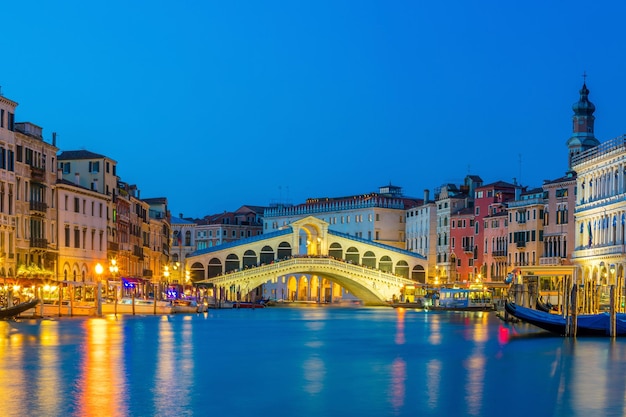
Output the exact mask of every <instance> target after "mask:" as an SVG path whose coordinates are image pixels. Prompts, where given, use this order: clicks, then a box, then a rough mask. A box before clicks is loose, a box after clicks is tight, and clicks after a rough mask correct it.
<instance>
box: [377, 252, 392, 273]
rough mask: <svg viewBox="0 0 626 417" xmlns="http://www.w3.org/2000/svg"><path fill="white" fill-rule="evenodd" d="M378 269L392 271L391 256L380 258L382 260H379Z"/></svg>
mask: <svg viewBox="0 0 626 417" xmlns="http://www.w3.org/2000/svg"><path fill="white" fill-rule="evenodd" d="M378 269H380V270H381V271H385V272H392V271H393V263H392V262H391V258H390V257H389V256H386V255H385V256H383V257H382V258H380V262H378Z"/></svg>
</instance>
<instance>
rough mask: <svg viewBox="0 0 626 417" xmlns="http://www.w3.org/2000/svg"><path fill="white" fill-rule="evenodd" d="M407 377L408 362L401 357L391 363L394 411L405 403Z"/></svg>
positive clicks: (392, 405) (391, 398)
mask: <svg viewBox="0 0 626 417" xmlns="http://www.w3.org/2000/svg"><path fill="white" fill-rule="evenodd" d="M406 377H407V375H406V362H405V361H404V360H403V359H401V358H396V359H394V361H393V363H392V364H391V395H390V400H389V402H390V403H391V407H392V409H393V410H394V412H398V411H399V410H400V409H401V408H402V406H403V405H404V398H405V396H406V386H405V384H406Z"/></svg>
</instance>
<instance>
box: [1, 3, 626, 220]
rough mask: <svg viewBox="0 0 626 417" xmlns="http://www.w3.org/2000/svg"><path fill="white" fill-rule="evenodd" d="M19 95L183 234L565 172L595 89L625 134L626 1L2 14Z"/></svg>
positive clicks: (606, 130) (608, 120)
mask: <svg viewBox="0 0 626 417" xmlns="http://www.w3.org/2000/svg"><path fill="white" fill-rule="evenodd" d="M1 14H2V26H1V27H2V39H1V40H0V45H1V46H2V51H3V54H2V56H3V58H2V63H1V65H0V86H1V88H2V94H3V95H4V96H5V97H7V98H10V99H12V100H14V101H17V102H18V103H19V106H18V108H17V111H16V120H17V121H29V122H32V123H35V124H37V125H39V126H41V127H42V128H43V129H44V136H45V138H46V140H47V141H50V138H51V136H52V132H57V146H58V147H59V148H60V149H61V150H77V149H87V150H90V151H92V152H96V153H101V154H105V155H107V156H109V157H110V158H112V159H114V160H116V161H117V162H118V174H119V175H120V177H121V178H122V180H124V181H126V182H129V183H131V184H137V185H138V187H139V189H140V190H141V197H142V198H147V197H163V196H165V197H168V200H169V206H170V209H171V211H172V213H173V214H174V215H178V214H179V213H183V214H184V215H185V216H190V217H202V216H204V215H207V214H214V213H219V212H222V211H233V210H236V209H237V208H239V207H240V206H241V205H244V204H251V205H264V206H265V205H269V204H270V203H275V202H281V201H282V202H291V203H294V204H298V203H302V202H304V200H305V199H306V198H308V197H323V196H329V197H339V196H345V195H353V194H362V193H368V192H371V191H377V190H378V187H379V186H381V185H386V184H389V183H392V184H394V185H398V186H401V187H403V190H404V193H405V195H407V196H412V197H422V196H423V190H424V189H426V188H428V189H430V190H432V189H434V188H436V187H439V186H440V185H441V184H443V183H447V182H454V183H460V182H462V180H463V178H464V176H465V175H466V174H468V173H471V174H476V175H480V176H481V177H482V178H483V180H484V181H485V183H489V182H493V181H497V180H504V181H509V182H512V181H513V178H517V180H518V182H521V183H522V184H524V185H529V186H532V187H534V186H540V185H541V184H542V182H543V180H544V179H555V178H558V177H560V176H562V175H563V174H564V172H565V171H566V169H567V148H566V146H565V142H566V141H567V139H568V138H569V137H570V134H571V117H572V115H573V112H572V108H571V106H572V104H573V103H574V102H576V101H577V100H578V97H579V89H580V87H581V85H582V83H583V78H582V74H583V72H586V73H587V75H588V77H587V86H588V87H589V89H590V91H591V93H590V100H591V101H592V102H593V103H594V104H595V105H596V108H597V110H596V113H595V116H596V137H597V138H598V139H600V140H601V141H605V140H608V139H611V138H614V137H616V136H619V135H621V134H623V133H626V120H625V118H624V114H625V111H626V101H625V100H624V99H625V98H626V39H625V37H626V35H625V33H626V32H625V31H624V17H626V2H622V1H608V2H591V1H584V2H583V1H567V2H565V1H551V0H545V1H527V2H514V1H502V0H494V1H468V0H459V1H450V0H442V1H428V2H426V1H418V0H415V1H357V0H353V1H342V0H332V1H324V0H315V1H282V2H278V1H262V0H243V1H237V0H226V1H209V0H196V1H184V0H181V1H161V0H150V1H147V0H136V1H133V0H130V1H128V0H125V1H120V0H106V1H85V0H69V1H45V0H40V1H33V0H20V1H12V2H8V3H7V4H3V5H2V8H1Z"/></svg>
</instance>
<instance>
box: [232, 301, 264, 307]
mask: <svg viewBox="0 0 626 417" xmlns="http://www.w3.org/2000/svg"><path fill="white" fill-rule="evenodd" d="M265 304H266V302H265V301H264V300H259V301H233V308H265Z"/></svg>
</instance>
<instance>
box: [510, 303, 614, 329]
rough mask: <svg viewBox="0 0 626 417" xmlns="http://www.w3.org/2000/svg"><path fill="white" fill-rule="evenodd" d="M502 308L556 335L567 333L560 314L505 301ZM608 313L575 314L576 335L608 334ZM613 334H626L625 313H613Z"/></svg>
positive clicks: (564, 321) (564, 319)
mask: <svg viewBox="0 0 626 417" xmlns="http://www.w3.org/2000/svg"><path fill="white" fill-rule="evenodd" d="M504 308H505V310H506V312H507V313H509V314H510V315H511V316H513V317H516V318H517V319H519V320H521V321H523V322H525V323H528V324H532V325H533V326H536V327H539V328H541V329H544V330H547V331H549V332H551V333H554V334H558V335H561V336H563V335H565V334H567V319H566V318H565V317H563V316H561V315H557V314H551V313H548V312H545V311H540V310H535V309H532V308H526V307H521V306H518V305H516V304H515V303H509V302H506V303H505V304H504ZM610 320H611V318H610V315H609V314H608V313H599V314H582V315H579V316H577V325H576V335H577V336H609V335H610ZM615 335H616V336H626V314H623V313H620V314H616V315H615Z"/></svg>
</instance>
